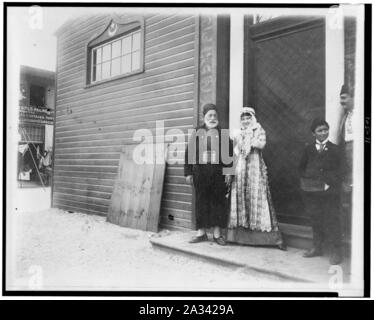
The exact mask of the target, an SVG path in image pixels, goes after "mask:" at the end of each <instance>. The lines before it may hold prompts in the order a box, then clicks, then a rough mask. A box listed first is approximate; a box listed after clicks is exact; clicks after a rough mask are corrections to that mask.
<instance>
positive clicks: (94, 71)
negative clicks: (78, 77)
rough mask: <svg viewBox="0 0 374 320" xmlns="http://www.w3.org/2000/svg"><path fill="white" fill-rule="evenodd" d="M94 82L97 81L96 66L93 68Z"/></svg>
mask: <svg viewBox="0 0 374 320" xmlns="http://www.w3.org/2000/svg"><path fill="white" fill-rule="evenodd" d="M92 81H96V66H93V67H92Z"/></svg>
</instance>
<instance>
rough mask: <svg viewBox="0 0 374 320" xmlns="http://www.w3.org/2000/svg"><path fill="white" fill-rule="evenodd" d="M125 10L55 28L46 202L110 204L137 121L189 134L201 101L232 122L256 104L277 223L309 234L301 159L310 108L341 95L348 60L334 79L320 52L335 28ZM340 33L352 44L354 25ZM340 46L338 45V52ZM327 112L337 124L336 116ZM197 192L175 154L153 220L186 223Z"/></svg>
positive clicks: (85, 206)
mask: <svg viewBox="0 0 374 320" xmlns="http://www.w3.org/2000/svg"><path fill="white" fill-rule="evenodd" d="M122 10H123V11H124V14H120V12H119V11H118V12H116V14H114V15H109V14H108V15H92V16H84V17H81V18H76V19H74V20H72V21H69V22H68V23H66V24H65V25H63V26H62V27H61V28H60V29H59V30H58V32H57V34H56V35H57V39H58V57H57V70H56V73H57V106H56V128H55V150H54V156H55V158H54V175H53V196H52V206H53V207H58V208H62V209H66V210H71V211H79V212H85V213H88V214H101V215H106V214H107V211H108V206H109V202H110V198H111V193H112V188H113V183H114V178H115V176H116V173H117V170H118V162H119V157H120V152H121V149H122V147H123V146H124V145H127V144H132V143H135V142H134V141H133V140H132V137H133V134H134V131H135V130H136V129H139V128H147V129H150V130H152V132H155V121H156V120H164V121H165V129H166V130H167V129H170V128H178V129H182V130H183V131H184V132H185V134H187V130H188V129H189V128H193V127H194V126H196V125H197V124H198V123H199V122H201V107H202V105H204V104H205V103H207V102H213V103H216V104H217V107H218V109H219V113H220V118H221V124H222V126H223V127H224V128H228V127H230V128H231V127H234V126H235V125H236V124H237V120H238V114H239V110H240V108H241V107H242V106H243V104H246V105H251V106H254V107H255V108H256V110H257V114H258V119H259V121H260V122H261V123H262V125H263V127H264V128H265V130H266V131H267V139H268V144H267V148H266V153H265V159H266V161H267V163H268V167H269V176H270V183H271V188H272V193H273V198H274V201H275V206H276V209H277V212H278V215H279V220H280V221H281V222H282V228H283V229H284V230H285V231H286V232H288V233H289V234H290V239H291V238H292V236H293V235H294V236H295V235H296V236H299V238H300V239H303V237H304V238H308V237H310V230H309V227H308V225H309V220H308V218H307V217H306V216H305V214H304V212H303V205H302V201H301V196H300V194H299V191H298V179H297V164H298V160H299V156H300V154H301V150H302V149H303V148H304V145H305V142H306V141H309V140H310V137H311V135H310V132H309V129H308V128H309V124H310V121H311V119H312V118H313V117H315V116H316V115H324V114H326V116H327V117H330V115H331V114H333V113H334V112H331V111H333V110H332V109H331V108H339V106H338V105H337V106H336V105H334V106H332V104H328V103H327V102H326V101H331V99H332V98H333V99H334V101H337V102H338V101H339V90H340V86H341V85H342V82H343V81H344V76H345V77H347V73H348V71H347V70H348V69H349V68H346V69H347V70H346V72H345V74H344V70H342V71H341V75H342V77H341V78H339V77H337V79H336V80H334V83H331V81H326V79H329V78H328V76H329V75H330V74H331V72H335V75H336V70H335V71H334V70H333V68H334V66H333V65H334V63H330V61H326V59H331V58H328V57H329V55H328V54H327V51H328V50H330V49H329V47H330V46H331V44H330V41H332V40H331V38H332V39H335V40H334V41H336V37H331V35H329V31H328V28H327V27H326V18H325V17H323V16H319V17H267V18H266V19H265V17H259V16H256V17H255V18H254V17H253V16H250V15H241V16H239V17H235V18H233V17H231V19H230V16H229V15H222V16H220V15H218V16H217V15H201V16H198V15H178V14H172V15H167V14H165V13H157V14H156V13H155V14H146V15H141V16H138V15H134V14H126V10H125V9H122ZM347 23H348V22H346V23H345V24H346V26H348V25H349V28H351V29H352V30H354V23H353V24H347ZM349 28H348V29H347V28H346V29H343V30H345V31H343V32H344V34H346V35H347V34H348V31H349V30H351V29H349ZM352 30H351V31H352ZM334 32H337V31H334ZM339 32H340V31H339ZM341 34H342V35H344V34H343V33H341ZM351 34H354V31H353V32H351ZM342 41H343V42H342V49H343V47H344V46H345V47H346V48H350V50H351V52H350V53H351V54H352V52H353V51H352V48H354V37H351V38H349V37H346V39H345V43H344V37H343V38H342ZM334 47H335V46H334ZM347 57H348V52H347V51H346V59H345V62H347V61H348V60H347V59H348V58H347ZM340 58H341V61H343V59H344V50H343V51H342V52H341V57H340ZM340 58H339V57H335V60H339V59H340ZM350 59H351V60H350V61H352V56H351V57H350ZM327 62H329V63H327ZM335 65H336V63H335ZM243 71H244V72H243ZM349 72H351V74H353V71H352V70H350V71H349ZM350 79H352V77H350ZM331 88H333V89H331ZM238 89H239V90H238ZM329 108H330V109H329ZM336 110H337V111H336V115H337V116H336V117H338V115H339V110H338V109H336ZM328 120H330V122H332V123H331V125H332V136H334V133H333V131H334V128H335V127H336V126H337V122H338V121H339V119H337V120H334V119H329V118H328ZM334 121H335V122H336V123H334ZM335 135H336V134H335ZM180 156H181V158H183V155H182V154H181V155H180ZM193 203H194V201H193V194H192V189H191V187H190V186H188V185H187V184H186V183H185V179H184V177H183V166H182V165H168V166H167V169H166V176H165V182H164V188H163V196H162V203H161V213H160V226H161V227H167V228H177V229H191V228H193V227H194V224H193V221H194V219H193V211H194V205H193ZM301 242H302V241H301Z"/></svg>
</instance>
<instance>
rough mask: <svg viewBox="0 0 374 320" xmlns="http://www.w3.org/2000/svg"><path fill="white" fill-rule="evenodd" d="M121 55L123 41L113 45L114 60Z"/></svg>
mask: <svg viewBox="0 0 374 320" xmlns="http://www.w3.org/2000/svg"><path fill="white" fill-rule="evenodd" d="M120 55H121V40H119V41H116V42H113V43H112V58H116V57H119V56H120Z"/></svg>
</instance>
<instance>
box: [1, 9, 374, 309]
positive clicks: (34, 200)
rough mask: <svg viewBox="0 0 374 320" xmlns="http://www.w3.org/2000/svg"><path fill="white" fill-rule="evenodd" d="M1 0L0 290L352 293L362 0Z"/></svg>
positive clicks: (358, 265)
mask: <svg viewBox="0 0 374 320" xmlns="http://www.w3.org/2000/svg"><path fill="white" fill-rule="evenodd" d="M3 9H4V29H5V32H4V56H5V58H4V63H5V65H4V72H5V75H4V82H5V83H4V85H5V87H4V99H5V103H4V108H5V109H6V110H5V111H6V112H4V126H6V130H4V134H6V137H5V138H6V150H4V154H5V155H4V162H5V163H6V167H5V168H4V170H3V173H4V177H3V179H4V182H3V186H4V187H5V188H6V189H5V192H4V203H5V204H6V206H5V207H4V216H3V222H4V224H5V225H4V231H5V233H6V237H5V240H6V243H5V245H4V250H5V259H6V261H5V264H4V268H5V279H3V281H5V283H4V286H3V288H4V290H5V294H10V295H11V294H12V293H15V292H23V293H25V294H26V295H27V293H28V292H38V293H41V294H42V293H43V292H57V293H59V292H61V293H62V292H102V293H105V292H117V293H120V292H125V293H126V294H127V295H129V294H130V295H134V296H136V295H137V293H140V292H142V293H143V294H144V293H146V294H149V295H151V296H152V293H156V292H158V293H160V292H161V293H162V294H164V295H166V296H168V295H170V294H171V293H175V292H178V293H181V292H182V293H183V295H186V296H188V295H189V293H191V295H196V294H199V293H200V294H202V293H205V294H207V295H209V293H212V294H213V295H214V294H215V293H226V294H227V295H228V296H230V295H234V296H235V294H236V293H239V294H240V295H241V296H245V295H246V293H248V294H251V295H252V296H253V295H256V292H263V293H273V295H274V296H275V297H276V296H277V293H278V294H281V293H289V295H290V296H292V295H293V294H297V293H300V292H303V293H308V294H310V296H313V294H314V293H315V294H319V295H321V293H322V294H325V295H326V296H335V297H355V298H356V297H364V295H365V294H364V289H365V288H364V282H365V272H364V268H365V263H364V262H365V261H366V262H367V261H368V260H365V255H364V247H365V246H364V236H368V234H367V231H368V228H367V227H366V228H365V223H364V222H365V221H367V220H365V219H367V218H370V208H369V209H365V208H364V206H365V195H367V189H366V187H367V186H366V185H365V184H364V180H365V179H367V178H365V179H364V177H365V174H364V169H365V170H369V169H367V168H365V167H366V166H367V165H369V167H370V163H369V164H368V163H366V162H365V165H364V149H365V143H367V144H370V134H369V135H367V134H366V133H365V132H367V131H369V132H370V124H369V123H370V118H367V117H365V108H368V109H369V110H370V103H371V101H370V99H369V100H364V95H365V92H364V86H365V75H364V66H365V65H364V61H366V60H365V56H364V53H365V50H364V49H365V46H366V45H369V46H370V45H371V43H366V41H365V34H364V30H365V24H366V23H367V21H366V20H365V11H367V10H369V11H371V5H364V4H359V3H355V4H345V3H341V4H339V3H337V4H335V5H326V4H322V3H321V4H318V3H317V4H314V5H313V6H311V5H309V6H308V5H307V6H305V5H303V4H302V3H300V4H293V5H290V6H288V7H287V6H286V5H283V6H282V5H278V6H277V5H273V6H272V5H271V4H268V5H265V4H262V5H261V4H258V5H254V4H253V3H252V4H249V3H242V4H240V3H239V4H236V5H233V6H230V4H229V3H226V4H225V5H220V3H216V4H215V5H207V4H205V5H204V4H196V6H194V5H193V4H191V3H189V4H188V5H183V4H177V3H174V4H171V3H170V4H168V3H163V4H160V3H155V5H154V6H152V4H150V3H148V4H147V5H142V4H141V3H138V4H131V5H130V4H126V3H110V4H105V3H88V2H87V3H80V4H72V3H63V2H55V3H48V4H46V5H43V3H38V4H26V3H25V4H24V5H23V4H22V3H17V4H15V3H11V2H9V3H5V4H4V8H3ZM370 23H371V21H370ZM370 29H371V26H370ZM369 72H370V70H369ZM365 90H366V87H365ZM369 90H370V89H369ZM364 101H365V105H364ZM367 136H368V137H369V138H367ZM4 146H5V144H4ZM366 151H367V150H366ZM369 172H370V171H369ZM368 179H370V176H369V177H368ZM367 201H368V202H369V203H370V199H367ZM365 216H366V218H365ZM369 222H370V221H369ZM369 263H370V261H369ZM3 294H4V291H3ZM226 311H229V310H226Z"/></svg>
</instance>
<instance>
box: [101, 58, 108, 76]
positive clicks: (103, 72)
mask: <svg viewBox="0 0 374 320" xmlns="http://www.w3.org/2000/svg"><path fill="white" fill-rule="evenodd" d="M101 77H102V79H107V78H109V77H110V61H109V62H104V63H103V64H102V70H101Z"/></svg>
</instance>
